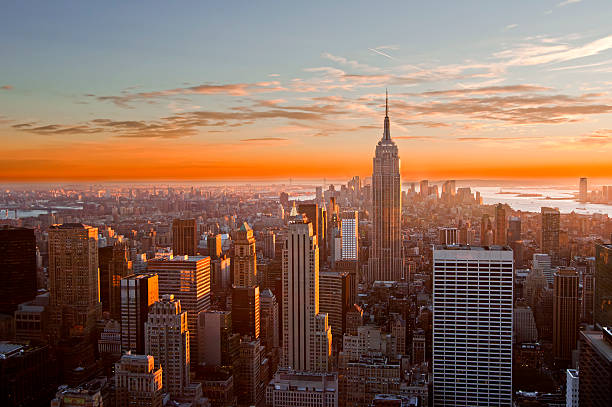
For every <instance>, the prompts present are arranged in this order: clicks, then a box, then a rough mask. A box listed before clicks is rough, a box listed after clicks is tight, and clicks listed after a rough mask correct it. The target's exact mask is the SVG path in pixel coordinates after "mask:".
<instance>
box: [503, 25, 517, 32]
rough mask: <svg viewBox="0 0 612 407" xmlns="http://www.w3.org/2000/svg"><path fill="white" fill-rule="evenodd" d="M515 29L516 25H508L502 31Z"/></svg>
mask: <svg viewBox="0 0 612 407" xmlns="http://www.w3.org/2000/svg"><path fill="white" fill-rule="evenodd" d="M516 27H518V24H508V25H507V26H505V27H504V31H509V30H512V29H513V28H516Z"/></svg>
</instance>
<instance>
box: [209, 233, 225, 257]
mask: <svg viewBox="0 0 612 407" xmlns="http://www.w3.org/2000/svg"><path fill="white" fill-rule="evenodd" d="M222 244H223V242H222V240H221V235H209V236H207V237H206V247H207V248H208V255H209V256H210V258H211V259H218V258H220V257H221V253H222V251H223V249H222Z"/></svg>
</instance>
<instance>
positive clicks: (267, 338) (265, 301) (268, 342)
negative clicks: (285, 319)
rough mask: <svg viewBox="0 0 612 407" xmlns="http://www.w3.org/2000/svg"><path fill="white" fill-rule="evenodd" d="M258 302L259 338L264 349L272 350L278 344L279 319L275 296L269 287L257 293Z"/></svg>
mask: <svg viewBox="0 0 612 407" xmlns="http://www.w3.org/2000/svg"><path fill="white" fill-rule="evenodd" d="M259 303H260V307H261V308H260V322H261V323H260V327H261V328H260V329H261V332H260V339H261V344H262V345H263V346H265V347H266V350H267V351H268V352H269V351H272V350H273V349H276V348H278V347H279V346H280V341H279V332H280V319H279V309H278V302H277V301H276V296H275V295H274V294H273V293H272V291H271V290H270V289H265V290H263V291H262V292H261V294H260V295H259Z"/></svg>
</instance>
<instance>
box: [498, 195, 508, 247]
mask: <svg viewBox="0 0 612 407" xmlns="http://www.w3.org/2000/svg"><path fill="white" fill-rule="evenodd" d="M507 229H508V227H507V222H506V208H504V205H502V204H497V205H496V206H495V244H496V245H500V246H505V245H506V243H507V241H506V238H507V233H508V232H507Z"/></svg>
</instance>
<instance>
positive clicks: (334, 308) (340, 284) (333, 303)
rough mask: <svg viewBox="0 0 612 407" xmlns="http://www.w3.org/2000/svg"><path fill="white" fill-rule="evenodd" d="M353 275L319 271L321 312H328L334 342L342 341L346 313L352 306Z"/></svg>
mask: <svg viewBox="0 0 612 407" xmlns="http://www.w3.org/2000/svg"><path fill="white" fill-rule="evenodd" d="M350 278H351V275H350V274H349V273H348V272H346V271H345V272H335V271H322V272H320V273H319V312H321V313H326V314H327V317H328V321H329V326H330V327H331V330H332V337H333V340H334V342H341V341H342V334H343V333H344V329H345V315H346V312H347V311H348V309H349V307H350V306H351V299H350V294H351V281H350Z"/></svg>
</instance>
